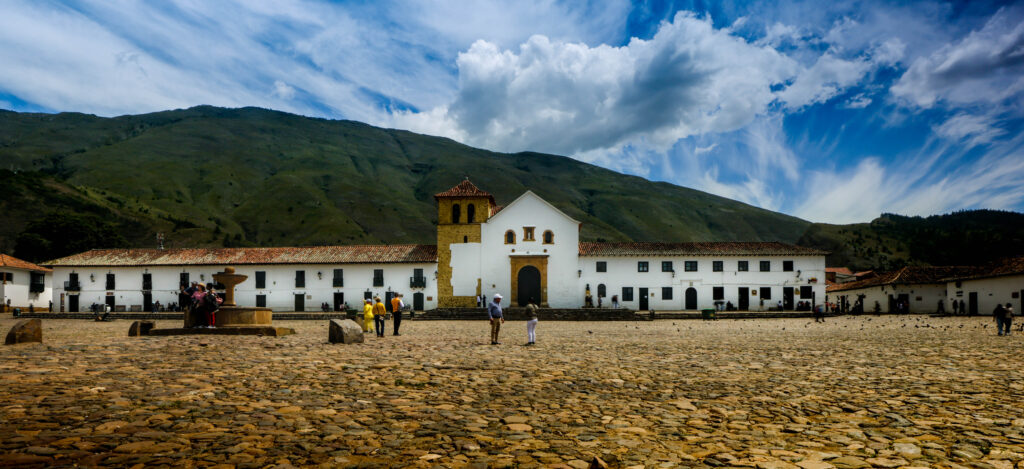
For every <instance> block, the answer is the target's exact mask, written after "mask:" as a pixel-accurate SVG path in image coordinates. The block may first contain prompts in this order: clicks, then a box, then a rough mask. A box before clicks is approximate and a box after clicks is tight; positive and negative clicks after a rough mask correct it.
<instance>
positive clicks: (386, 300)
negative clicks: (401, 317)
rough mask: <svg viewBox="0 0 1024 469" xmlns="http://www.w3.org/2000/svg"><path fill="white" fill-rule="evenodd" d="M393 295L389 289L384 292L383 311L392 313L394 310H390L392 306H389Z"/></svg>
mask: <svg viewBox="0 0 1024 469" xmlns="http://www.w3.org/2000/svg"><path fill="white" fill-rule="evenodd" d="M394 297H395V292H390V291H389V292H386V293H384V311H387V312H389V313H393V312H394V311H392V310H393V309H394V308H392V307H391V299H392V298H394Z"/></svg>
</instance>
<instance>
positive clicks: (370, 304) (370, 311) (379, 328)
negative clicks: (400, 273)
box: [363, 294, 407, 337]
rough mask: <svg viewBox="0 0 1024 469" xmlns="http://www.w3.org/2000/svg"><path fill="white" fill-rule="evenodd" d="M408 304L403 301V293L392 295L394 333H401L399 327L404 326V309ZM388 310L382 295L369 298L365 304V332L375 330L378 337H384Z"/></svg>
mask: <svg viewBox="0 0 1024 469" xmlns="http://www.w3.org/2000/svg"><path fill="white" fill-rule="evenodd" d="M406 308H407V306H406V304H405V302H404V301H402V295H401V294H395V295H394V296H392V297H391V319H392V323H393V324H394V335H401V334H399V333H398V330H399V328H401V327H402V310H404V309H406ZM387 316H388V310H387V307H385V306H384V302H383V301H382V300H381V299H380V297H379V296H378V297H375V298H374V299H373V301H370V300H369V299H367V300H366V302H365V304H363V332H370V331H371V330H373V331H374V332H376V333H377V337H384V321H385V320H386V319H387Z"/></svg>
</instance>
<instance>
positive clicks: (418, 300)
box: [412, 293, 424, 311]
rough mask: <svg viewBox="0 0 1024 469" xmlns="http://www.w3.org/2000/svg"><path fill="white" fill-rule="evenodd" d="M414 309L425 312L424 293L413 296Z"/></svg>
mask: <svg viewBox="0 0 1024 469" xmlns="http://www.w3.org/2000/svg"><path fill="white" fill-rule="evenodd" d="M412 309H413V310H415V311H423V309H424V308H423V293H413V294H412Z"/></svg>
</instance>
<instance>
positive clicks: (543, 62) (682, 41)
mask: <svg viewBox="0 0 1024 469" xmlns="http://www.w3.org/2000/svg"><path fill="white" fill-rule="evenodd" d="M457 64H458V67H459V92H458V95H457V97H456V99H455V100H454V102H453V103H452V104H451V105H450V106H447V107H444V108H443V109H435V110H434V111H432V112H431V113H429V114H417V113H411V112H410V113H400V114H398V115H396V116H395V119H394V122H395V124H396V125H398V126H401V127H406V128H411V129H413V130H422V129H425V128H429V127H433V128H437V127H439V126H438V124H437V123H436V122H430V121H429V120H432V119H436V118H437V117H438V116H439V115H443V116H444V119H445V121H446V123H445V124H443V125H441V126H440V127H442V128H445V129H449V131H448V132H449V133H446V134H445V135H449V136H451V135H453V132H454V131H455V130H456V129H458V130H460V131H462V132H464V133H465V135H466V136H467V138H468V141H467V143H469V144H472V145H477V146H482V147H485V148H490V149H495V150H502V151H520V150H535V151H545V152H552V153H561V154H578V153H584V152H587V151H591V150H598V149H615V148H619V147H621V146H622V145H623V144H625V143H635V144H641V145H648V146H651V147H654V148H657V149H660V150H665V149H667V148H668V147H670V146H671V145H672V144H674V143H675V142H676V141H677V140H678V139H680V138H684V137H687V136H690V135H697V134H703V133H707V132H727V131H731V130H735V129H738V128H740V127H743V126H744V125H746V124H748V123H750V122H751V121H753V120H754V119H755V118H756V117H757V116H758V115H761V114H763V113H765V112H766V111H767V110H768V106H769V104H770V103H771V102H772V101H773V100H774V99H775V97H774V95H773V93H772V91H771V86H772V85H774V84H779V83H782V82H784V81H785V80H787V79H789V78H790V77H792V76H793V74H794V73H795V72H796V68H797V67H796V64H795V62H793V61H792V60H791V59H789V58H787V57H785V56H784V55H782V54H779V53H778V52H776V51H775V50H774V49H771V48H769V47H762V46H757V45H753V44H751V43H748V42H747V41H745V40H744V39H742V38H739V37H736V36H733V35H731V34H730V33H729V31H728V30H715V29H714V28H713V27H712V25H711V22H710V21H709V20H706V19H699V18H697V17H695V16H693V15H691V14H685V13H680V14H677V15H676V17H675V19H674V21H673V22H672V23H665V24H663V25H662V27H661V28H660V29H659V30H658V32H657V33H656V34H655V36H654V37H653V38H651V39H650V40H640V39H635V38H634V39H632V40H631V41H630V42H629V44H628V45H626V46H623V47H610V46H607V45H601V46H596V47H589V46H587V45H584V44H579V43H566V42H556V41H552V40H550V39H548V38H547V37H545V36H533V37H531V38H530V39H529V40H528V41H527V42H525V43H524V44H522V45H521V46H520V47H519V50H518V51H517V52H513V51H511V50H504V49H502V48H500V47H499V46H497V45H496V44H492V43H490V42H486V41H477V42H475V43H474V44H473V45H472V47H470V49H469V50H468V51H466V52H464V53H462V54H459V58H458V60H457Z"/></svg>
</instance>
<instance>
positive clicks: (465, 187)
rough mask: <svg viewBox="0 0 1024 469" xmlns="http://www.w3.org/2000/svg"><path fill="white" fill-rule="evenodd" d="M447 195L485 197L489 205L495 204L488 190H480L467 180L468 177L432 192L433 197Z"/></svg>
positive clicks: (437, 197)
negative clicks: (434, 192) (449, 186)
mask: <svg viewBox="0 0 1024 469" xmlns="http://www.w3.org/2000/svg"><path fill="white" fill-rule="evenodd" d="M449 197H486V198H488V199H489V200H490V201H491V205H495V203H494V196H493V195H491V194H490V193H488V192H484V191H482V190H480V188H478V187H476V185H475V184H473V183H472V182H469V178H466V179H465V180H463V181H462V182H460V183H458V184H456V185H455V187H453V188H451V189H448V190H446V191H444V192H438V193H437V194H434V198H435V199H443V198H449Z"/></svg>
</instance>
